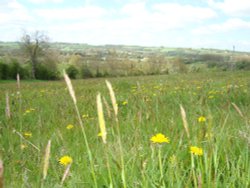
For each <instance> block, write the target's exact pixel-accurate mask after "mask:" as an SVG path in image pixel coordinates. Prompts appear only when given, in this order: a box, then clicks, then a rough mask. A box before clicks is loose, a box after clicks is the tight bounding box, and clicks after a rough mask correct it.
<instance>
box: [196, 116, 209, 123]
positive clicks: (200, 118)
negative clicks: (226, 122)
mask: <svg viewBox="0 0 250 188" xmlns="http://www.w3.org/2000/svg"><path fill="white" fill-rule="evenodd" d="M206 120H207V119H206V117H204V116H200V117H199V118H198V122H199V123H202V122H205V121H206Z"/></svg>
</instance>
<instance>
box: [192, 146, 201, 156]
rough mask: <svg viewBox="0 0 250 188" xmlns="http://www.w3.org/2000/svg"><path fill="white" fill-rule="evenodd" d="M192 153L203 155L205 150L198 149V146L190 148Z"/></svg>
mask: <svg viewBox="0 0 250 188" xmlns="http://www.w3.org/2000/svg"><path fill="white" fill-rule="evenodd" d="M190 153H192V154H194V155H200V156H201V155H203V150H202V148H199V147H196V146H191V147H190Z"/></svg>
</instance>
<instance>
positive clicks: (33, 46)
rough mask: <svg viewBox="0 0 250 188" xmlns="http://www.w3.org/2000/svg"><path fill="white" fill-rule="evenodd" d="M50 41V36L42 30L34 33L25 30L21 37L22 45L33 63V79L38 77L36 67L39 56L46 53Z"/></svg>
mask: <svg viewBox="0 0 250 188" xmlns="http://www.w3.org/2000/svg"><path fill="white" fill-rule="evenodd" d="M48 41H49V39H48V36H47V35H45V34H44V33H43V32H40V31H36V32H34V33H32V34H27V33H26V32H24V34H23V36H22V38H21V43H20V47H21V50H22V51H23V52H24V54H25V56H26V57H27V58H28V59H29V61H30V63H31V76H32V78H33V79H36V67H37V64H38V62H39V57H41V56H43V55H45V54H46V51H47V49H48V47H49V45H48V44H49V43H48Z"/></svg>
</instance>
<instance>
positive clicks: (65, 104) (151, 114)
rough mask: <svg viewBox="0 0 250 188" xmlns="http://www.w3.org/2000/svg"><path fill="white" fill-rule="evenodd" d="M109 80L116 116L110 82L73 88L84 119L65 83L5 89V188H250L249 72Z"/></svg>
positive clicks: (1, 91)
mask: <svg viewBox="0 0 250 188" xmlns="http://www.w3.org/2000/svg"><path fill="white" fill-rule="evenodd" d="M107 80H109V82H110V83H111V84H112V87H113V89H114V92H115V97H116V100H117V106H118V114H117V117H116V116H115V114H114V109H113V107H112V101H111V98H110V93H109V90H108V88H107V86H106V83H105V78H100V79H87V80H73V81H72V84H73V87H74V90H75V95H76V100H77V103H76V105H77V109H78V110H79V115H80V116H78V115H77V111H76V108H75V105H74V103H73V100H72V98H71V96H70V94H69V92H68V89H67V85H66V83H65V81H63V80H62V81H50V82H42V81H36V82H31V81H21V86H20V91H19V89H18V88H17V84H16V82H2V83H0V96H1V97H0V133H1V134H0V141H1V145H0V157H1V158H2V160H3V163H4V185H5V187H11V188H19V187H76V188H77V187H87V188H88V187H103V188H104V187H128V188H130V187H131V188H132V187H142V188H146V187H148V188H151V187H156V188H158V187H180V188H181V187H199V188H200V187H249V186H250V183H249V179H250V158H249V156H250V155H249V154H250V152H249V148H250V139H249V137H250V127H249V126H250V72H210V73H190V74H176V75H161V76H140V77H139V76H138V77H122V78H107ZM6 92H8V96H9V104H10V113H11V117H10V118H8V117H6V113H5V110H6ZM99 92H100V94H101V99H102V106H103V111H104V118H105V124H106V131H107V141H106V144H104V143H103V140H102V136H103V135H101V136H100V132H101V131H100V126H99V122H98V114H97V104H96V96H97V94H98V93H99ZM180 105H182V107H183V110H184V112H185V114H186V118H185V115H184V114H183V113H184V112H183V111H182V113H181V109H180ZM79 117H80V119H79ZM81 123H82V124H83V128H84V129H83V128H82V127H81ZM158 133H161V134H163V135H164V136H165V137H164V138H162V139H160V138H157V137H153V136H156V135H157V134H158ZM158 136H159V135H158ZM49 140H50V141H51V145H50V147H49V146H47V145H48V141H49ZM159 142H162V143H159ZM46 147H47V152H46ZM48 147H49V148H50V153H49V154H48ZM191 147H192V148H191ZM62 157H66V158H62ZM67 157H68V158H67ZM60 159H61V160H60ZM59 160H60V161H59ZM44 161H45V162H44ZM48 162H49V163H48ZM45 163H46V164H47V163H48V164H47V165H48V167H45V166H46V164H45ZM44 168H45V169H44ZM44 171H46V172H44ZM44 173H45V174H44ZM46 173H47V174H46ZM63 176H65V177H64V178H65V179H64V180H62V179H63Z"/></svg>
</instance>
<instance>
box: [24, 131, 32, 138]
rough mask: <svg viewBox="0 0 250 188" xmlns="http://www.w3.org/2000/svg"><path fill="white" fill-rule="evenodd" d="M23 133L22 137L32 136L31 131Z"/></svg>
mask: <svg viewBox="0 0 250 188" xmlns="http://www.w3.org/2000/svg"><path fill="white" fill-rule="evenodd" d="M23 135H24V137H26V138H30V137H32V133H31V132H24V133H23Z"/></svg>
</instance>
